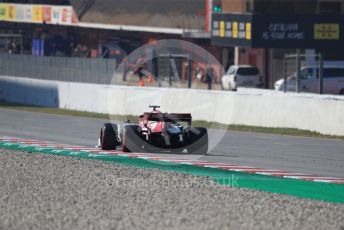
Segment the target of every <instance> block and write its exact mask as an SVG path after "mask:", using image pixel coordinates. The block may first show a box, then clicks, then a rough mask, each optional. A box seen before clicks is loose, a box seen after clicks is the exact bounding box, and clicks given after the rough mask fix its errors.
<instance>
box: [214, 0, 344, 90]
mask: <svg viewBox="0 0 344 230" xmlns="http://www.w3.org/2000/svg"><path fill="white" fill-rule="evenodd" d="M221 10H222V12H214V13H213V16H212V44H213V45H216V46H222V47H223V51H222V53H223V55H224V54H225V53H228V51H227V50H228V49H232V47H236V48H235V55H234V56H235V57H234V62H235V63H236V64H251V65H256V66H258V67H259V69H261V72H262V74H263V79H264V83H265V87H266V88H272V85H273V82H275V80H277V79H278V78H281V77H282V71H283V64H282V63H283V57H284V55H285V54H286V53H290V52H295V50H296V49H301V50H302V51H303V52H305V53H315V52H321V53H323V54H324V58H325V59H326V60H343V59H344V54H343V53H342V52H338V48H339V47H341V48H343V46H344V34H343V31H344V20H343V14H344V1H343V0H333V1H332V0H331V1H328V0H288V1H277V0H222V1H221Z"/></svg>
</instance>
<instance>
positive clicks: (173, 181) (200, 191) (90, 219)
mask: <svg viewBox="0 0 344 230" xmlns="http://www.w3.org/2000/svg"><path fill="white" fill-rule="evenodd" d="M343 216H344V205H343V204H335V203H326V202H321V201H316V200H308V199H298V198H295V197H291V196H286V195H280V194H272V193H266V192H260V191H257V190H248V189H239V188H231V187H228V186H218V185H216V184H215V183H212V181H210V180H209V179H208V178H206V177H195V176H191V175H187V174H183V173H176V172H167V171H160V170H157V169H149V170H148V169H143V168H135V167H129V166H124V165H118V164H114V163H106V162H104V161H98V160H87V159H80V158H77V157H64V156H53V155H44V154H35V153H26V152H16V151H8V150H1V149H0V229H1V230H2V229H4V230H5V229H6V230H7V229H23V230H25V229H37V230H39V229H45V230H49V229H74V230H78V229H95V230H96V229H337V230H342V229H344V219H343Z"/></svg>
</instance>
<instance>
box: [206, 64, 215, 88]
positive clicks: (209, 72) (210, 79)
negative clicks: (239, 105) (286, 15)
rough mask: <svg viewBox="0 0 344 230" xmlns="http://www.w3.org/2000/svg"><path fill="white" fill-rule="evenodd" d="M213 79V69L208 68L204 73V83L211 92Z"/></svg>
mask: <svg viewBox="0 0 344 230" xmlns="http://www.w3.org/2000/svg"><path fill="white" fill-rule="evenodd" d="M214 79H215V70H214V68H213V67H208V68H207V71H206V79H205V81H206V83H207V84H208V90H211V86H212V83H213V80H214Z"/></svg>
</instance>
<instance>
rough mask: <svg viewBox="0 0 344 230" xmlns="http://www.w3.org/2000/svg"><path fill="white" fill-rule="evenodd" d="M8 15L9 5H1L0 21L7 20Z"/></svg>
mask: <svg viewBox="0 0 344 230" xmlns="http://www.w3.org/2000/svg"><path fill="white" fill-rule="evenodd" d="M6 15H7V5H5V4H0V20H5V19H6Z"/></svg>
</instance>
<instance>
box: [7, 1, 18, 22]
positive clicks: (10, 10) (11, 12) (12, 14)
mask: <svg viewBox="0 0 344 230" xmlns="http://www.w3.org/2000/svg"><path fill="white" fill-rule="evenodd" d="M16 19H17V14H16V6H14V5H8V6H7V14H6V20H16Z"/></svg>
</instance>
